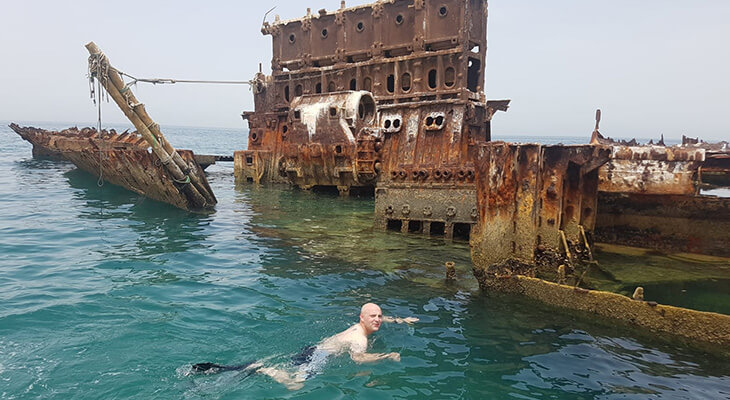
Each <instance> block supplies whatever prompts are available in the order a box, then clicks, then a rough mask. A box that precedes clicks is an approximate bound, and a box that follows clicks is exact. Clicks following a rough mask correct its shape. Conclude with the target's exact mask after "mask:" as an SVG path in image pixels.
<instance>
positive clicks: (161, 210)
mask: <svg viewBox="0 0 730 400" xmlns="http://www.w3.org/2000/svg"><path fill="white" fill-rule="evenodd" d="M64 175H65V176H66V177H67V178H68V184H69V185H70V186H71V187H72V188H73V189H76V190H75V191H74V198H75V199H77V200H79V201H82V202H84V203H85V206H84V207H79V208H78V211H79V216H78V218H80V219H89V220H92V221H96V222H98V223H99V227H100V229H105V230H109V229H115V228H125V229H131V230H133V231H134V232H136V234H137V235H136V240H135V241H133V242H130V243H126V242H122V243H115V244H112V245H111V247H112V250H111V251H112V252H113V253H114V254H117V255H123V256H124V257H126V258H146V257H149V256H153V255H157V254H171V253H177V252H184V251H188V250H191V249H194V248H201V247H205V244H204V241H205V238H206V235H205V234H204V231H205V225H207V224H209V223H210V221H211V217H210V215H209V214H196V213H191V212H186V211H183V210H180V209H177V208H175V207H173V206H171V205H169V204H166V203H161V202H157V201H155V200H151V199H148V198H145V197H143V196H140V195H138V194H136V193H134V192H131V191H129V190H126V189H124V188H121V187H119V186H115V185H112V184H110V183H108V182H107V183H104V184H103V185H102V186H99V185H98V183H97V179H96V178H95V177H94V176H92V175H91V174H88V173H87V172H85V171H81V170H78V169H75V170H72V171H69V172H66V173H65V174H64ZM103 236H107V232H104V234H103ZM106 239H107V238H106V237H105V238H104V240H106Z"/></svg>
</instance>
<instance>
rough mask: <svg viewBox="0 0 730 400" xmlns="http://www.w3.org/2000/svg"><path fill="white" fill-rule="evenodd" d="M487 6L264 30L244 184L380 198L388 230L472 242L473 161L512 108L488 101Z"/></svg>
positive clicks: (379, 13) (239, 166) (472, 0)
mask: <svg viewBox="0 0 730 400" xmlns="http://www.w3.org/2000/svg"><path fill="white" fill-rule="evenodd" d="M486 21H487V2H486V1H483V0H468V1H456V0H440V1H426V0H403V1H381V2H376V3H374V4H369V5H363V6H358V7H351V8H346V7H345V4H344V2H342V4H341V7H340V9H338V10H336V11H329V12H328V11H326V10H320V11H319V12H317V13H316V14H313V13H311V12H308V13H307V15H306V16H305V17H303V18H300V19H294V20H288V21H281V20H279V19H278V17H277V18H276V20H275V21H274V22H273V23H271V24H269V23H264V25H263V27H262V32H263V33H264V34H266V35H270V36H271V37H272V48H273V58H272V62H271V68H272V74H271V76H267V75H264V74H263V73H258V74H257V75H256V77H255V78H254V81H253V90H254V104H255V111H252V112H244V113H243V118H244V119H246V120H247V121H248V124H249V129H250V134H249V143H248V150H245V151H238V152H236V153H235V156H234V159H235V172H236V176H237V179H238V180H243V181H249V182H289V183H292V184H294V185H297V186H299V187H301V188H305V189H308V188H312V187H316V186H330V187H337V189H338V190H339V191H340V193H342V194H347V193H348V192H349V191H350V189H351V188H362V187H365V188H374V189H375V194H376V209H375V220H376V225H378V226H380V227H381V228H386V227H389V228H391V229H397V230H402V231H410V232H418V233H425V234H429V235H431V234H433V235H442V236H445V237H449V238H450V237H453V235H454V234H456V235H460V236H462V237H464V238H468V236H469V232H470V230H471V226H472V225H473V224H474V223H476V220H477V216H478V215H477V213H478V211H477V208H476V192H475V186H474V178H475V170H474V168H475V167H474V163H473V161H472V160H473V159H474V155H475V154H476V153H475V152H476V149H477V147H478V146H479V145H480V144H482V143H486V142H488V141H489V140H490V138H491V133H490V121H491V119H492V116H493V115H494V113H495V112H496V111H498V110H502V111H506V109H507V107H508V104H509V100H503V101H487V100H486V97H485V94H484V65H485V55H486V44H487V41H486V32H487V29H486V28H487V26H486Z"/></svg>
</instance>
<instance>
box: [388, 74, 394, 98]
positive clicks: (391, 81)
mask: <svg viewBox="0 0 730 400" xmlns="http://www.w3.org/2000/svg"><path fill="white" fill-rule="evenodd" d="M386 89H387V90H388V93H393V92H394V91H395V76H393V74H390V75H388V81H387V84H386Z"/></svg>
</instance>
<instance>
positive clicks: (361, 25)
mask: <svg viewBox="0 0 730 400" xmlns="http://www.w3.org/2000/svg"><path fill="white" fill-rule="evenodd" d="M355 29H356V30H357V31H358V32H362V31H364V30H365V24H364V23H363V22H362V21H360V22H358V23H357V25H356V26H355Z"/></svg>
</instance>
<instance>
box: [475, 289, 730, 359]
mask: <svg viewBox="0 0 730 400" xmlns="http://www.w3.org/2000/svg"><path fill="white" fill-rule="evenodd" d="M477 279H478V280H479V283H480V286H481V287H482V288H483V289H484V290H489V291H499V292H504V293H514V294H518V295H521V296H525V297H528V298H531V299H535V300H538V301H541V302H543V303H545V304H549V305H551V306H554V307H558V308H561V309H564V310H571V311H580V312H584V313H588V315H590V316H598V317H601V318H603V319H606V320H607V321H611V322H619V323H622V324H624V325H626V326H628V327H635V328H642V329H646V330H648V331H650V332H652V333H655V334H662V335H666V336H667V337H670V336H671V337H673V338H680V339H684V340H686V341H687V343H688V344H689V345H691V346H694V347H702V348H704V349H707V350H710V351H712V352H718V351H719V352H720V354H722V355H724V356H730V351H728V348H730V316H729V315H724V314H718V313H713V312H704V311H697V310H691V309H687V308H682V307H673V306H668V305H662V304H657V303H655V302H651V301H643V300H634V299H631V298H629V297H627V296H623V295H620V294H616V293H611V292H606V291H600V290H586V289H580V288H575V287H573V286H569V285H561V284H557V283H555V282H549V281H546V280H543V279H538V278H533V277H528V276H522V275H511V276H500V277H487V276H483V275H477Z"/></svg>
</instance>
